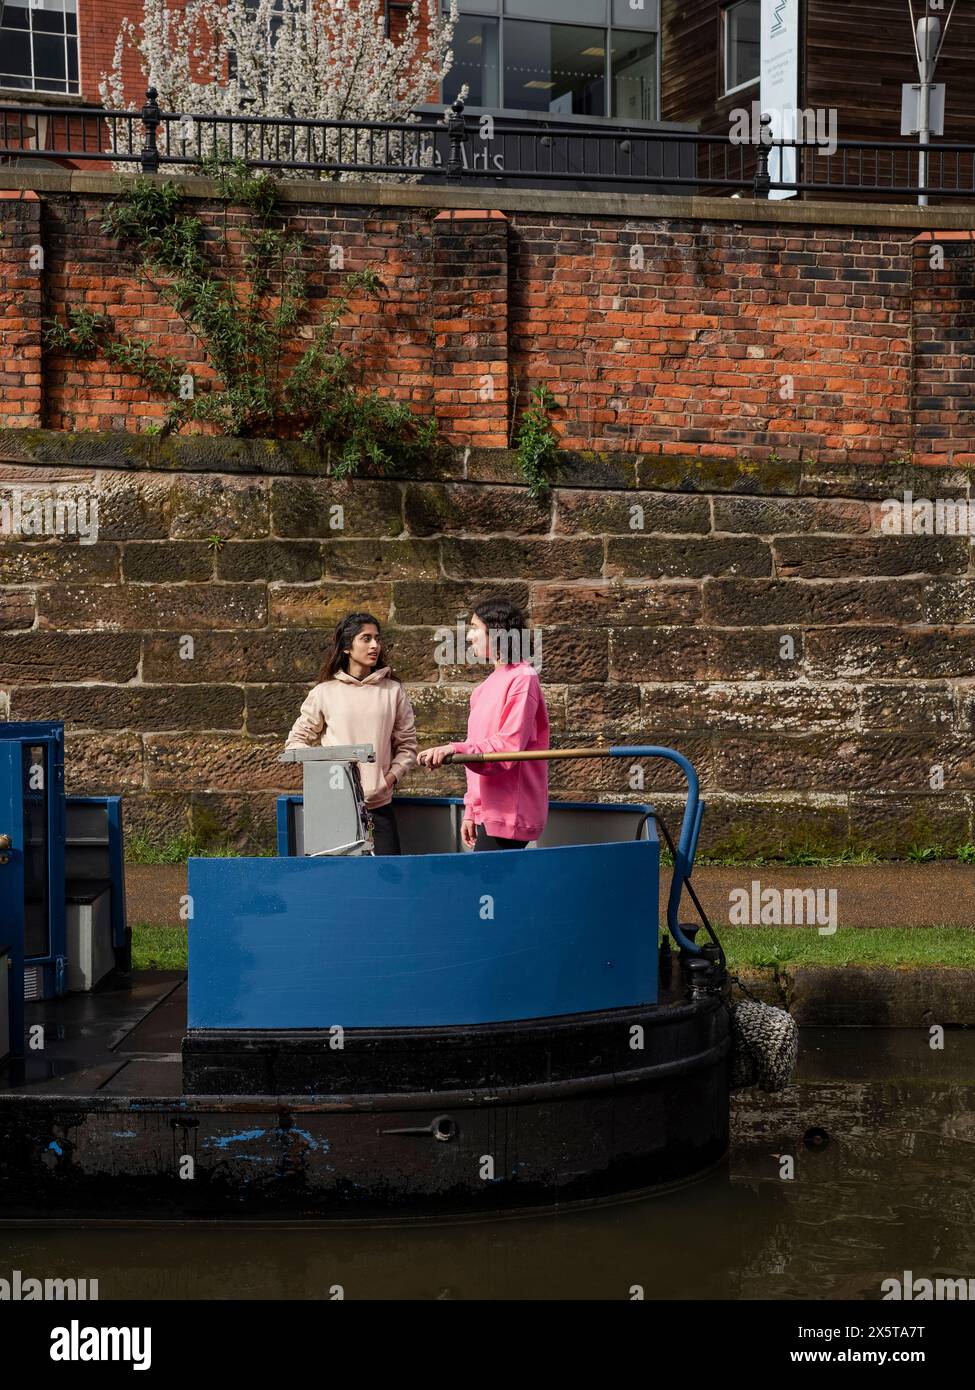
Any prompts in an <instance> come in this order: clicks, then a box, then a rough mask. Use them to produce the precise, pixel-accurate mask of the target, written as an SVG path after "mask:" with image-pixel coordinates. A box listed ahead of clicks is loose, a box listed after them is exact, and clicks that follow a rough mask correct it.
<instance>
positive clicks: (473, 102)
mask: <svg viewBox="0 0 975 1390" xmlns="http://www.w3.org/2000/svg"><path fill="white" fill-rule="evenodd" d="M451 47H452V48H453V50H454V66H453V67H452V68H451V69H450V72H449V73H448V75H447V78H446V81H445V83H444V87H445V94H446V92H454V93H456V92H458V91H460V89H461V87H462V86H463V85H464V83H465V82H466V83H467V85H468V86H469V87H470V89H471V90H470V93H469V95H468V97H467V105H468V106H497V104H498V91H499V86H500V84H499V77H500V64H499V62H498V21H497V20H496V19H487V18H484V19H482V18H481V17H480V16H478V15H462V16H461V17H460V19H459V20H458V21H457V24H456V26H455V28H454V38H453V42H452V44H451Z"/></svg>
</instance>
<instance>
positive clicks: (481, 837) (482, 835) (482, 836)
mask: <svg viewBox="0 0 975 1390" xmlns="http://www.w3.org/2000/svg"><path fill="white" fill-rule="evenodd" d="M527 844H528V841H527V840H505V839H503V838H502V837H501V836H500V835H488V833H487V832H486V830H485V829H484V826H483V825H479V826H478V827H477V838H476V840H475V841H474V853H475V854H476V853H477V851H478V850H485V849H524V848H525V846H526V845H527Z"/></svg>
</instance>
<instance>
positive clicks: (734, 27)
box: [724, 0, 762, 92]
mask: <svg viewBox="0 0 975 1390" xmlns="http://www.w3.org/2000/svg"><path fill="white" fill-rule="evenodd" d="M761 33H762V4H761V0H738V3H737V4H735V5H729V6H728V7H727V9H726V10H725V12H724V89H725V91H726V92H730V91H733V90H734V88H735V87H743V86H745V85H746V84H748V83H750V82H757V81H758V78H759V74H760V72H761V48H762V45H761Z"/></svg>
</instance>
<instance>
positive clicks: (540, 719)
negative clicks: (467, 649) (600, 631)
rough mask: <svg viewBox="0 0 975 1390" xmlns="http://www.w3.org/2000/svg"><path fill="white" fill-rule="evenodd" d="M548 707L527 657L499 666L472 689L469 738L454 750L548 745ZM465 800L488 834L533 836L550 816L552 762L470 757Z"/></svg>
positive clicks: (519, 837) (471, 815) (508, 837)
mask: <svg viewBox="0 0 975 1390" xmlns="http://www.w3.org/2000/svg"><path fill="white" fill-rule="evenodd" d="M548 746H549V737H548V710H547V709H546V708H545V700H544V698H543V696H542V687H541V685H540V683H539V680H538V673H537V672H536V671H535V668H534V667H533V666H532V665H531V664H530V662H527V661H519V662H517V663H516V664H515V665H513V666H497V667H495V670H494V672H493V673H492V674H491V675H490V676H488V678H487V680H486V681H482V682H481V684H480V685H478V686H476V687H475V688H474V690H473V691H472V692H471V712H470V718H469V719H468V721H467V742H466V743H452V744H451V747H452V748H453V750H454V752H455V753H502V752H505V751H506V750H510V751H512V752H515V751H519V752H520V751H521V750H523V749H532V748H548ZM465 771H466V773H467V795H466V796H465V797H464V806H465V808H466V811H467V816H468V818H469V819H471V820H473V821H474V822H475V824H477V825H483V826H484V830H485V833H486V834H488V835H500V836H502V837H503V838H504V839H506V840H534V839H535V837H536V836H538V835H540V834H541V833H542V831H543V830H544V829H545V822H546V820H547V819H548V763H547V762H546V761H545V760H544V759H539V760H538V761H537V762H536V761H529V762H510V763H502V762H497V763H470V764H468V766H467V768H466V769H465Z"/></svg>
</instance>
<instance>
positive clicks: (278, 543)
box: [0, 430, 975, 855]
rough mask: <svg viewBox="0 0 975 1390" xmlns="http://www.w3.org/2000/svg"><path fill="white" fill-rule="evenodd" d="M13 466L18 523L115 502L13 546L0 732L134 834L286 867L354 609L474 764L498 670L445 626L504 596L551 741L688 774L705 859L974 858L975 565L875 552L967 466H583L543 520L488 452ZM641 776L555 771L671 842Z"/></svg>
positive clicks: (188, 444) (20, 446) (952, 541)
mask: <svg viewBox="0 0 975 1390" xmlns="http://www.w3.org/2000/svg"><path fill="white" fill-rule="evenodd" d="M238 446H239V447H238ZM0 457H2V458H4V459H6V463H5V464H3V466H2V473H0V507H3V506H4V505H6V506H7V507H10V506H11V505H12V503H13V501H14V499H15V498H19V503H18V505H19V506H20V508H21V513H22V514H25V508H27V507H28V505H29V500H30V499H31V498H34V499H37V500H38V501H40V502H43V501H44V500H45V499H52V500H53V499H54V498H56V497H60V498H61V499H62V501H64V500H65V499H67V498H70V497H75V498H80V497H86V498H88V499H89V501H91V500H92V499H94V500H96V501H97V504H98V532H97V539H96V540H95V541H94V543H91V544H82V543H80V542H79V541H78V540H77V539H72V538H70V537H58V536H54V537H51V536H38V537H36V538H31V537H26V536H23V535H21V536H19V537H14V536H11V535H6V536H4V537H2V538H0V695H2V696H3V697H5V699H4V701H3V703H4V705H5V712H6V715H7V717H9V718H13V719H21V720H22V719H52V718H63V719H64V720H65V721H66V724H67V729H68V785H69V789H70V790H71V791H73V792H85V791H113V792H115V791H121V792H123V793H124V794H125V797H126V801H125V805H126V823H127V827H128V830H129V833H130V834H132V833H136V832H140V833H143V834H146V835H148V836H149V837H150V838H152V839H155V840H165V839H167V838H169V837H171V836H173V835H176V834H178V833H180V832H181V831H182V830H184V829H186V828H188V827H190V826H195V827H196V828H197V829H199V830H201V831H202V832H204V833H218V834H223V833H227V834H229V835H230V836H231V837H232V838H234V839H236V841H237V842H238V843H239V844H241V845H244V846H246V845H252V846H253V845H255V844H262V845H266V846H269V845H270V844H271V843H272V839H273V810H274V798H275V795H276V794H278V793H279V792H282V791H288V790H297V789H298V787H299V782H298V779H297V776H296V770H295V769H294V768H293V767H289V766H284V765H282V764H280V763H278V761H277V758H278V755H279V753H280V751H281V748H282V745H283V741H284V737H285V735H286V733H287V730H288V728H289V727H290V725H291V723H292V721H293V720H294V718H295V717H296V715H297V712H298V707H299V705H300V703H301V700H302V699H303V697H304V695H305V693H306V691H307V690H308V688H309V687H310V686H311V685H312V684H313V683H314V681H315V679H316V672H317V670H318V666H319V662H320V659H321V654H322V650H323V647H324V645H325V641H326V638H327V636H328V632H329V629H330V627H331V625H332V624H333V623H334V622H335V621H336V620H337V619H338V618H339V617H341V616H342V615H343V614H344V613H346V612H348V611H350V610H352V609H356V608H362V607H365V608H367V609H370V610H372V611H373V612H375V613H376V615H377V616H378V617H379V618H380V619H381V621H382V622H383V623H384V624H385V625H386V626H387V634H388V636H389V639H390V645H391V649H392V655H393V658H394V662H395V668H396V670H397V672H398V673H399V674H400V675H401V676H402V678H403V680H404V681H405V683H406V687H407V690H408V692H409V694H410V696H411V699H412V700H413V703H414V707H415V710H416V714H417V722H418V726H419V730H420V737H421V745H422V744H426V743H432V742H439V741H443V740H445V739H448V738H450V737H460V736H462V735H463V733H464V729H465V723H466V711H467V701H468V697H469V693H470V689H471V686H472V684H473V683H474V682H475V681H477V680H479V679H482V678H483V676H484V674H485V671H484V670H483V669H482V668H479V667H466V666H460V665H458V666H453V667H450V666H443V665H439V664H438V662H437V659H436V655H437V647H438V639H437V629H438V628H443V627H453V626H454V624H455V623H456V622H457V620H458V618H459V617H463V616H464V615H466V614H467V613H468V612H469V611H470V606H471V604H472V602H473V601H474V600H475V599H476V598H477V597H479V596H481V595H483V594H485V593H486V592H495V591H496V592H504V593H508V594H511V595H513V596H514V597H515V598H517V599H518V600H519V601H520V602H521V603H523V604H525V605H526V606H527V608H528V610H529V618H530V622H531V624H532V626H533V627H537V628H538V629H539V630H540V632H541V635H542V651H541V676H542V683H543V687H544V691H545V695H546V700H547V702H548V706H549V711H550V715H551V719H552V728H553V738H554V741H555V742H556V743H557V744H558V745H561V746H572V745H580V744H591V743H592V742H593V741H594V740H595V739H597V738H598V737H600V736H601V737H604V738H605V739H607V740H608V741H610V742H612V741H626V742H646V743H662V744H670V745H673V746H675V747H677V748H679V749H681V750H683V751H684V752H685V753H687V754H688V755H689V756H690V757H691V759H692V760H693V761H694V763H695V765H696V766H697V768H698V770H699V772H700V775H701V780H702V784H703V788H704V795H705V798H706V801H707V804H708V810H707V813H706V817H705V821H704V827H703V831H702V845H701V849H702V852H706V853H754V852H762V853H767V854H776V853H781V852H783V851H784V850H787V849H790V848H795V847H797V846H807V847H810V848H815V849H818V850H826V849H829V850H835V849H838V848H840V847H841V846H843V845H845V844H847V843H852V844H855V845H860V846H872V847H873V848H875V849H876V850H878V851H879V852H880V853H882V854H892V855H893V854H900V853H904V852H905V851H906V850H907V849H908V848H909V846H910V845H911V844H912V843H919V844H931V843H938V844H942V845H943V846H945V847H946V848H947V847H952V846H956V845H959V844H964V843H969V842H971V841H972V839H973V826H972V812H973V801H975V571H973V567H972V556H971V544H970V540H969V538H968V537H967V536H929V535H923V534H922V535H890V534H886V533H884V532H883V531H881V529H880V525H881V520H882V514H883V507H882V503H883V501H884V499H886V498H888V497H892V496H893V497H900V496H902V495H903V492H904V491H905V490H907V489H910V490H911V491H912V492H913V493H914V494H915V495H916V496H924V495H927V496H952V497H955V498H958V499H967V498H968V497H969V495H970V488H971V477H970V474H969V472H968V470H964V469H951V470H947V469H939V470H935V469H925V470H918V469H912V468H910V467H909V466H907V465H897V466H893V467H884V468H881V467H878V468H875V469H873V470H863V469H859V468H856V467H851V466H843V465H838V464H833V465H813V464H810V463H807V464H803V465H799V464H798V463H778V464H775V465H768V466H766V467H765V468H763V469H758V470H756V469H755V468H753V467H743V466H739V465H737V464H734V463H729V462H725V461H721V460H717V461H711V462H708V461H702V460H700V459H699V458H695V457H693V456H671V457H667V458H656V457H653V456H644V457H639V458H638V457H635V456H633V455H628V454H605V455H597V454H593V453H590V454H569V455H567V456H566V458H565V466H564V469H563V472H562V478H561V482H560V485H559V486H557V487H556V488H555V490H554V492H553V493H552V495H551V496H550V498H548V499H547V500H544V501H533V500H532V499H531V498H530V497H529V496H528V491H527V488H526V487H525V486H524V485H521V484H519V483H518V482H517V481H516V479H517V470H516V467H515V464H514V460H513V458H512V457H511V455H510V454H509V453H506V452H504V451H500V450H490V449H484V450H480V449H475V450H470V451H467V452H466V454H464V455H462V454H461V453H460V452H459V451H458V454H457V458H456V460H455V463H454V466H453V476H452V477H451V478H450V479H448V480H446V481H445V480H440V479H432V478H424V477H422V476H418V477H410V478H407V477H401V478H395V479H379V478H373V479H361V480H356V481H351V482H337V481H335V480H332V479H329V478H327V477H320V476H314V475H313V474H311V473H309V472H308V461H307V459H305V458H304V456H303V455H302V453H301V451H300V450H297V449H296V450H294V451H293V452H290V453H289V452H288V451H287V450H284V449H282V448H280V447H279V448H275V447H273V446H272V447H267V446H263V445H260V444H258V443H256V442H250V443H247V444H246V445H244V444H241V443H240V442H237V444H236V445H235V444H234V442H227V441H219V440H206V439H198V440H189V439H188V440H184V441H180V442H179V445H178V449H177V448H176V447H175V446H174V445H173V444H172V443H166V442H159V441H151V442H150V441H145V440H138V439H133V438H132V437H125V436H123V437H120V436H118V435H106V436H97V435H96V436H84V435H77V436H70V435H65V434H60V433H57V432H53V431H52V432H45V431H12V430H8V431H4V432H2V433H0ZM221 465H222V466H221ZM336 507H341V509H342V511H341V512H336V511H335V510H334V509H335V508H336ZM336 518H340V519H341V523H342V524H341V526H340V527H339V528H335V526H334V522H335V520H336ZM633 778H634V769H633V767H632V766H631V765H630V764H628V763H627V764H625V765H624V764H623V763H622V762H615V761H613V762H611V761H606V762H588V761H586V762H567V763H564V764H554V765H553V766H552V788H553V794H554V795H555V796H557V797H560V798H571V799H589V798H592V797H600V798H602V797H607V798H616V799H632V798H633V797H634V796H639V797H641V798H642V797H644V796H649V795H656V794H658V793H659V797H660V800H661V803H662V805H663V806H665V807H668V808H670V809H671V811H672V813H673V815H674V818H675V819H676V814H677V808H678V807H679V805H680V786H681V780H680V777H679V774H677V772H676V770H673V769H670V768H669V765H667V766H665V765H661V767H659V768H658V767H657V766H655V765H648V766H647V768H646V770H645V784H644V787H643V788H642V789H640V787H639V785H638V783H637V784H636V785H634V782H633ZM461 785H462V773H461V772H460V770H458V769H445V770H443V771H441V772H438V773H435V774H434V773H422V774H420V773H417V774H415V775H414V776H413V777H412V779H411V780H410V783H409V787H408V790H412V791H414V792H417V793H421V792H428V793H429V792H454V791H457V790H459V789H460V787H461ZM665 814H666V813H665Z"/></svg>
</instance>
